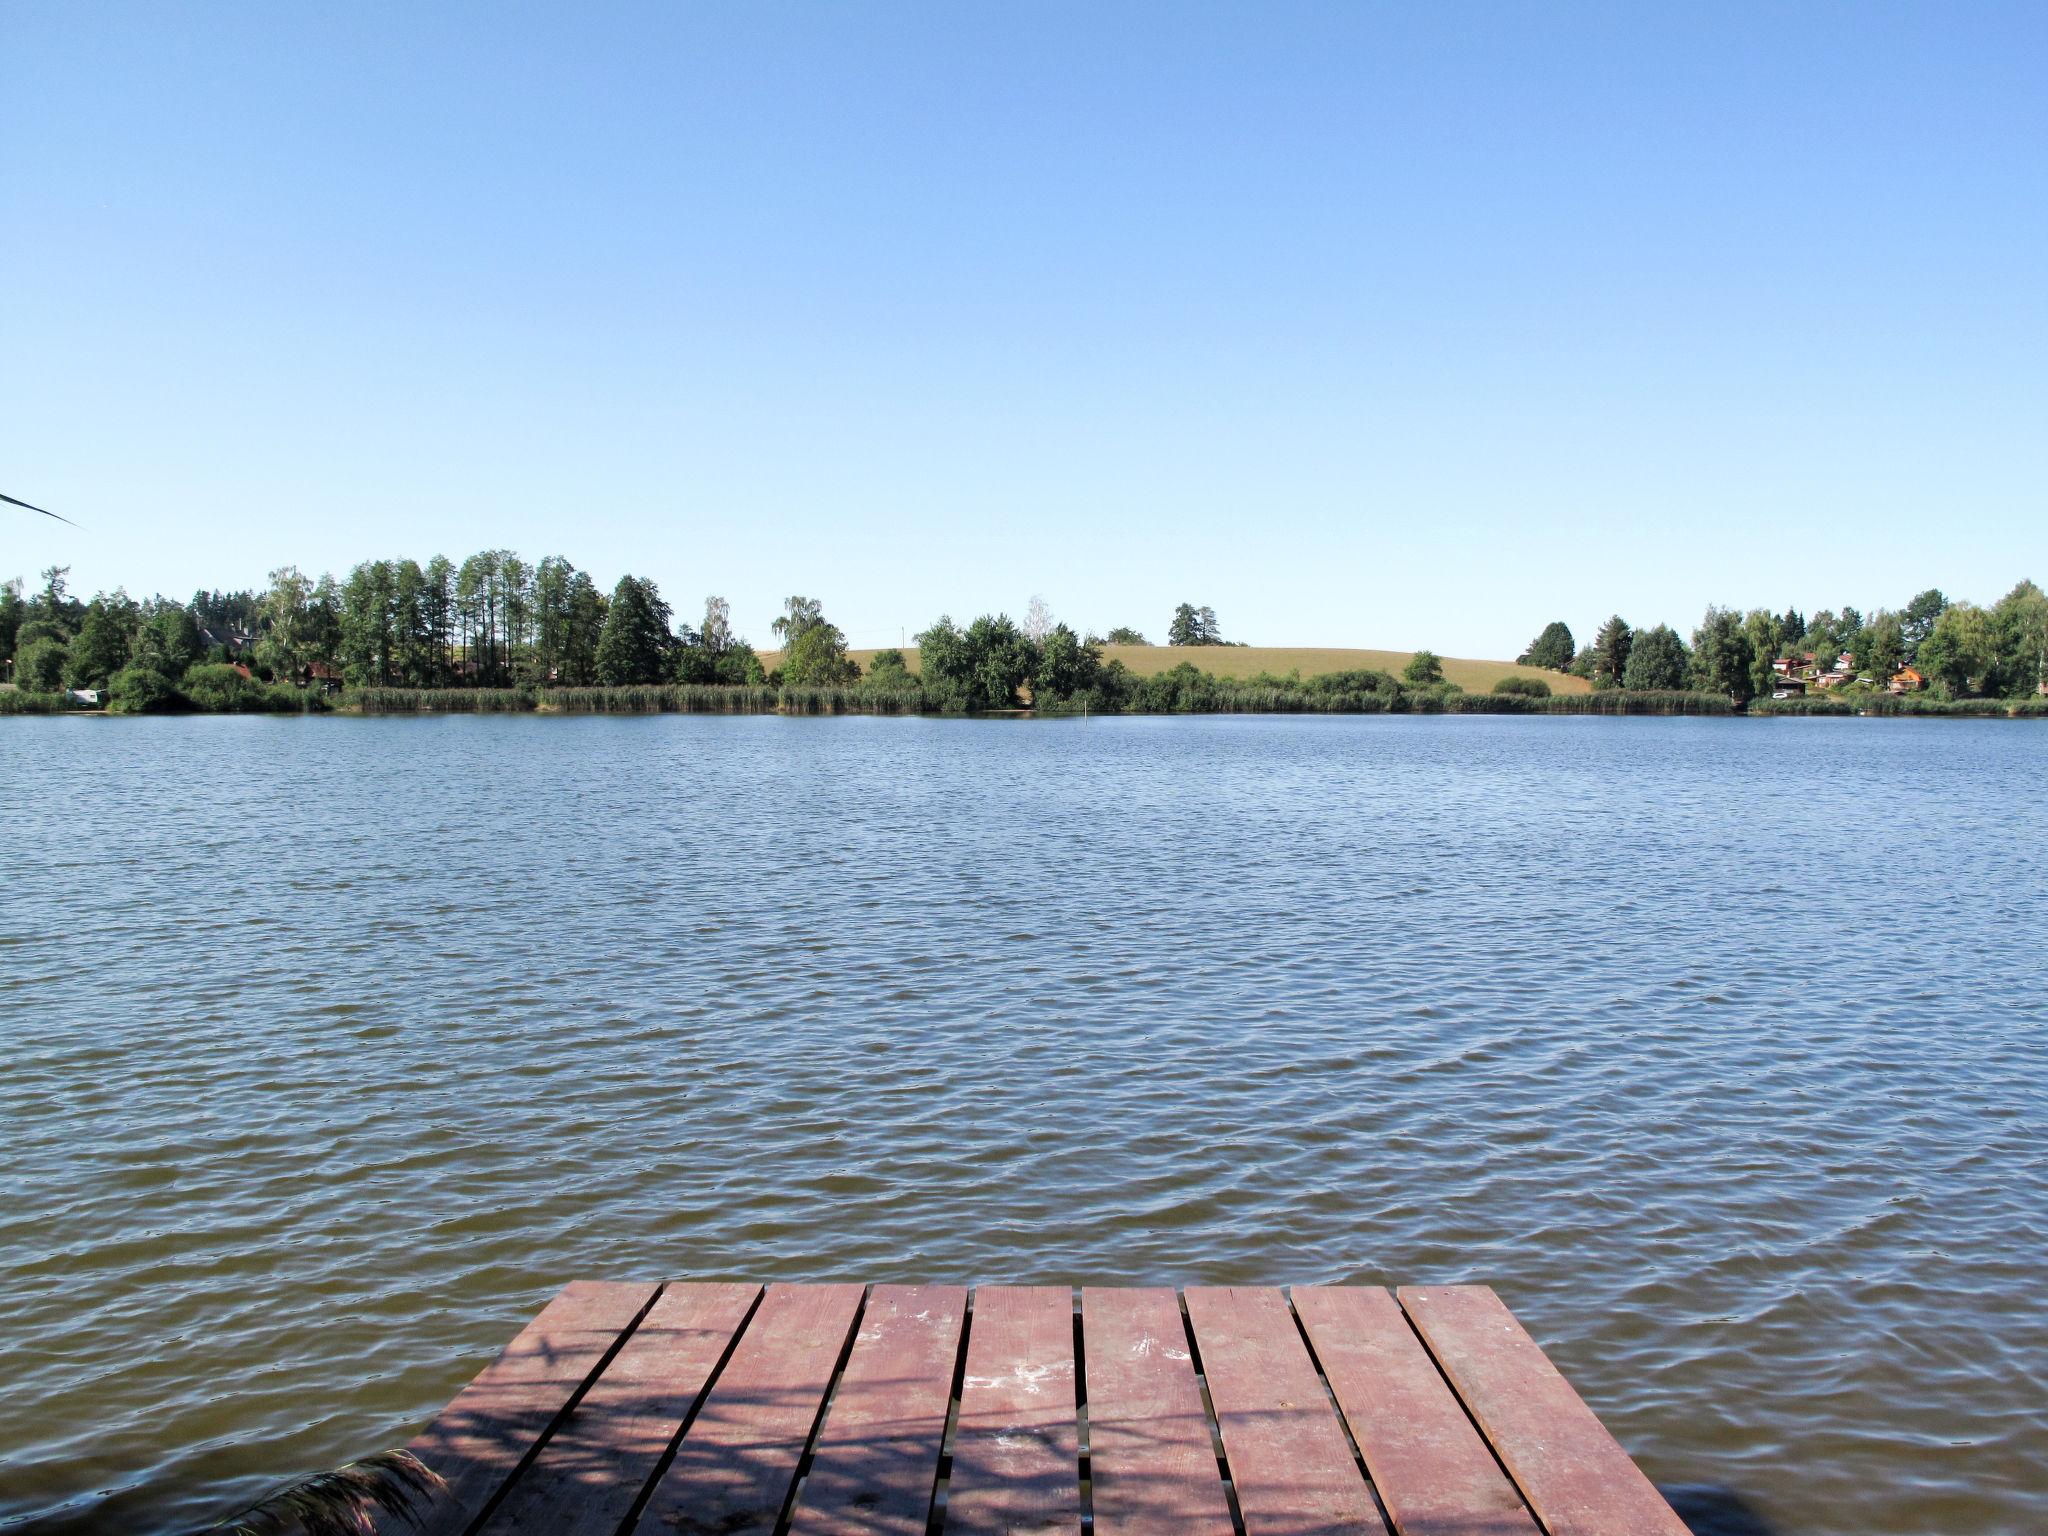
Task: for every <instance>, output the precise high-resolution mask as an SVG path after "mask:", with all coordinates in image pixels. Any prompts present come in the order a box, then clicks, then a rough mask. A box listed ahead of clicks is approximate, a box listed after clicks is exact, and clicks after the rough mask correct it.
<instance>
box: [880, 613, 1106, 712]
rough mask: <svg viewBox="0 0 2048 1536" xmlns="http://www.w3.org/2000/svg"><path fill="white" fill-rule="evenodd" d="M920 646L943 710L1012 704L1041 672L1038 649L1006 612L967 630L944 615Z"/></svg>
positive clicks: (929, 694) (932, 692)
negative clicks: (1025, 686)
mask: <svg viewBox="0 0 2048 1536" xmlns="http://www.w3.org/2000/svg"><path fill="white" fill-rule="evenodd" d="M1070 633H1071V632H1070ZM917 646H918V652H917V654H918V670H919V671H920V672H921V673H922V675H923V682H924V691H925V698H926V699H927V700H928V701H929V702H930V703H932V704H934V705H936V706H937V707H939V708H941V709H1009V708H1011V707H1012V706H1014V705H1015V704H1016V702H1017V694H1018V691H1019V690H1020V689H1022V688H1023V687H1024V685H1025V684H1026V683H1029V682H1031V681H1032V680H1033V679H1034V677H1035V676H1036V675H1037V671H1038V661H1039V656H1038V648H1037V647H1036V646H1034V645H1033V644H1032V643H1031V641H1030V638H1029V637H1028V636H1026V635H1025V634H1024V633H1023V632H1022V631H1021V630H1019V629H1018V628H1017V626H1016V625H1015V624H1013V623H1012V622H1011V621H1010V619H1009V617H1008V616H1007V615H1003V614H998V615H994V616H990V615H987V614H984V615H983V616H982V617H981V618H978V619H976V620H975V621H974V622H973V623H972V624H970V625H968V626H967V628H966V629H964V630H963V629H960V628H959V627H958V626H956V625H955V624H954V623H953V621H952V619H951V618H949V617H942V618H941V619H940V620H939V621H938V622H937V623H936V624H934V625H932V627H931V628H930V629H927V630H925V631H924V632H923V633H922V634H920V635H919V636H918V637H917Z"/></svg>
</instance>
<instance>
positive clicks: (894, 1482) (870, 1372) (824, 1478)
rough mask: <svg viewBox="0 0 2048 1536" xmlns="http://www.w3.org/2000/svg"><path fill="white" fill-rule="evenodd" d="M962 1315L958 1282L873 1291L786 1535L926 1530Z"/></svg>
mask: <svg viewBox="0 0 2048 1536" xmlns="http://www.w3.org/2000/svg"><path fill="white" fill-rule="evenodd" d="M966 1316H967V1291H966V1288H965V1287H964V1286H957V1285H878V1286H876V1287H875V1288H874V1290H873V1292H871V1293H870V1294H869V1296H868V1305H867V1310H866V1311H864V1312H863V1313H861V1318H860V1332H858V1333H857V1334H855V1335H854V1340H853V1353H852V1355H850V1356H849V1357H848V1358H847V1362H846V1369H845V1371H844V1372H843V1373H841V1375H840V1378H839V1390H838V1391H837V1392H836V1393H834V1394H833V1397H832V1406H831V1408H830V1409H829V1410H828V1411H827V1413H826V1415H825V1427H824V1428H823V1429H822V1430H820V1431H819V1434H818V1443H817V1446H816V1447H815V1448H814V1450H813V1452H812V1456H811V1471H810V1475H809V1476H808V1477H806V1478H805V1479H804V1485H803V1487H802V1489H801V1490H799V1492H798V1494H797V1507H796V1515H795V1518H794V1519H793V1521H792V1522H791V1525H790V1531H791V1536H924V1530H925V1525H926V1523H927V1521H928V1520H929V1519H930V1516H931V1507H932V1488H933V1485H934V1484H935V1483H936V1482H937V1481H938V1474H939V1448H940V1446H941V1444H942V1443H943V1442H944V1440H945V1438H946V1410H947V1409H948V1408H949V1407H950V1406H951V1405H952V1401H953V1366H954V1363H955V1362H956V1361H957V1360H958V1359H959V1357H960V1328H961V1325H962V1323H963V1321H964V1320H965V1318H966Z"/></svg>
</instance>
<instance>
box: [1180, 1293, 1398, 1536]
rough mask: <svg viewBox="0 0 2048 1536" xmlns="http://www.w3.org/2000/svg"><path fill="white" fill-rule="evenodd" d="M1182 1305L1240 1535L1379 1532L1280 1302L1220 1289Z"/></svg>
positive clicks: (1333, 1415) (1276, 1297)
mask: <svg viewBox="0 0 2048 1536" xmlns="http://www.w3.org/2000/svg"><path fill="white" fill-rule="evenodd" d="M1187 1303H1188V1319H1189V1321H1191V1322H1192V1323H1193V1324H1194V1326H1195V1347H1196V1348H1197V1349H1198V1350H1200V1351H1201V1356H1202V1373H1203V1375H1204V1376H1205V1377H1206V1378H1207V1380H1208V1383H1209V1400H1210V1402H1211V1403H1212V1404H1214V1405H1215V1409H1216V1423H1217V1427H1218V1428H1219V1429H1221V1430H1222V1432H1223V1453H1224V1455H1225V1457H1226V1458H1227V1459H1228V1460H1229V1463H1230V1478H1231V1482H1232V1483H1233V1484H1235V1485H1236V1488H1237V1503H1238V1509H1239V1511H1240V1512H1241V1513H1242V1514H1243V1516H1244V1528H1245V1532H1246V1536H1384V1533H1385V1531H1386V1523H1385V1522H1384V1521H1382V1520H1381V1519H1380V1513H1379V1509H1378V1507H1377V1506H1376V1505H1375V1504H1374V1503H1373V1499H1372V1493H1371V1491H1370V1490H1369V1489H1368V1488H1367V1486H1366V1482H1365V1477H1364V1475H1363V1474H1362V1473H1361V1472H1360V1471H1359V1470H1358V1462H1357V1459H1356V1458H1355V1457H1353V1456H1352V1454H1351V1445H1350V1442H1349V1441H1347V1440H1346V1439H1345V1438H1344V1426H1343V1425H1342V1424H1341V1423H1339V1422H1338V1419H1337V1412H1336V1409H1335V1408H1333V1407H1332V1406H1331V1404H1330V1400H1329V1398H1328V1397H1327V1396H1326V1395H1325V1394H1324V1392H1323V1383H1322V1378H1320V1377H1319V1376H1317V1375H1316V1368H1315V1363H1314V1362H1313V1361H1312V1360H1310V1359H1309V1354H1308V1347H1307V1346H1306V1345H1305V1344H1303V1343H1302V1341H1301V1333H1300V1331H1299V1330H1298V1329H1297V1328H1296V1327H1295V1324H1294V1314H1293V1313H1292V1312H1291V1311H1289V1310H1288V1306H1287V1298H1286V1297H1284V1296H1282V1295H1281V1294H1280V1293H1279V1292H1278V1291H1277V1290H1271V1289H1267V1288H1263V1287H1257V1288H1254V1287H1242V1288H1241V1287H1219V1288H1216V1289H1191V1290H1189V1291H1188V1293H1187Z"/></svg>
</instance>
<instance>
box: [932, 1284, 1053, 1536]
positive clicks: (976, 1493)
mask: <svg viewBox="0 0 2048 1536" xmlns="http://www.w3.org/2000/svg"><path fill="white" fill-rule="evenodd" d="M1078 1416H1079V1409H1078V1406H1077V1404H1076V1401H1075V1396H1074V1300H1073V1292H1072V1291H1071V1290H1069V1289H1068V1288H1067V1287H1066V1286H1063V1285H1062V1286H1049V1285H1044V1286H1021V1285H1019V1286H1012V1285H985V1286H982V1287H981V1288H980V1289H978V1290H977V1291H975V1293H974V1319H973V1322H972V1324H971V1325H970V1327H969V1328H968V1331H967V1369H966V1374H965V1375H964V1376H963V1378H962V1380H961V1385H960V1423H959V1427H958V1429H957V1430H956V1431H955V1433H954V1436H953V1475H952V1479H951V1482H950V1483H949V1485H948V1490H947V1501H946V1533H947V1536H1071V1533H1076V1532H1078V1531H1079V1530H1080V1529H1081V1451H1080V1426H1079V1422H1078Z"/></svg>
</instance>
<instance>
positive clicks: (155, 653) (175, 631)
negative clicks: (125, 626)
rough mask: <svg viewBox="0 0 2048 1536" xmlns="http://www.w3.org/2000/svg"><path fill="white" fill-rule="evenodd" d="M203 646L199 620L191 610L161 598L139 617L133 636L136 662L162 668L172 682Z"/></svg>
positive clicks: (189, 664) (196, 658)
mask: <svg viewBox="0 0 2048 1536" xmlns="http://www.w3.org/2000/svg"><path fill="white" fill-rule="evenodd" d="M204 649H205V647H204V645H203V644H202V643H201V641H200V638H199V621H198V620H197V619H195V618H193V617H192V611H191V610H190V609H189V608H186V607H184V606H182V605H181V604H178V603H166V602H163V601H161V600H158V601H157V603H156V605H155V608H154V611H153V612H151V613H150V614H149V616H148V617H147V618H145V619H144V620H143V621H142V628H141V629H140V630H139V631H137V633H136V637H135V660H136V663H137V664H138V665H140V666H147V667H151V668H153V669H155V670H156V671H158V672H161V673H162V674H163V675H164V676H165V677H167V678H169V679H171V680H172V681H173V682H176V681H177V680H178V679H179V678H181V677H183V676H184V675H185V669H186V668H187V667H189V666H191V665H192V664H193V663H194V662H195V661H197V660H199V656H200V653H201V651H203V650H204Z"/></svg>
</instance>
